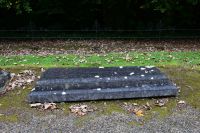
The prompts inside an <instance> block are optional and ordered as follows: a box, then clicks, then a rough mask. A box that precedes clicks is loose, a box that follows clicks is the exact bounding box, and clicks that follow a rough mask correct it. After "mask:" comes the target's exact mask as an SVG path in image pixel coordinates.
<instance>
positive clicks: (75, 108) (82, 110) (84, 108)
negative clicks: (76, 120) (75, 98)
mask: <svg viewBox="0 0 200 133" xmlns="http://www.w3.org/2000/svg"><path fill="white" fill-rule="evenodd" d="M69 109H70V111H71V112H72V113H74V114H76V115H77V116H84V115H86V114H87V113H88V112H93V111H95V110H96V109H97V108H96V107H90V106H88V105H86V104H82V105H81V104H75V105H72V106H70V107H69Z"/></svg>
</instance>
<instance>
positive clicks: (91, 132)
mask: <svg viewBox="0 0 200 133" xmlns="http://www.w3.org/2000/svg"><path fill="white" fill-rule="evenodd" d="M24 115H29V117H30V118H29V120H28V121H25V122H22V121H21V122H17V123H5V122H4V123H3V122H0V130H1V133H7V132H10V133H19V132H23V133H29V132H33V133H38V132H47V133H49V132H51V133H57V132H65V133H70V132H72V133H85V132H86V133H129V132H130V133H131V132H137V133H147V132H148V133H149V132H150V133H163V132H164V133H199V132H200V111H199V110H195V109H194V108H191V107H187V108H185V109H184V110H182V111H175V112H174V113H173V114H171V115H170V116H168V117H166V118H162V119H161V118H160V119H158V118H156V117H155V118H153V119H151V120H149V121H145V122H144V123H143V124H142V125H140V124H139V123H141V121H142V120H141V118H139V117H136V116H135V115H133V114H122V113H112V114H111V115H101V116H97V115H96V114H95V113H94V112H93V113H91V114H88V115H87V116H84V117H82V118H80V117H77V116H75V115H73V114H70V115H68V116H64V115H63V116H62V115H60V114H59V116H58V115H55V114H53V113H52V114H51V113H50V114H48V115H45V116H34V115H32V114H31V113H29V112H25V113H24ZM60 116H61V117H60ZM80 119H82V120H80ZM131 123H132V124H131ZM134 123H136V124H134Z"/></svg>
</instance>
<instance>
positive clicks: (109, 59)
mask: <svg viewBox="0 0 200 133" xmlns="http://www.w3.org/2000/svg"><path fill="white" fill-rule="evenodd" d="M147 65H153V66H162V65H175V66H198V65H200V52H163V51H160V52H140V53H139V52H129V53H108V54H92V55H73V54H69V55H47V56H37V55H24V56H0V66H1V68H11V67H22V66H23V67H47V68H48V67H95V66H105V67H108V66H147Z"/></svg>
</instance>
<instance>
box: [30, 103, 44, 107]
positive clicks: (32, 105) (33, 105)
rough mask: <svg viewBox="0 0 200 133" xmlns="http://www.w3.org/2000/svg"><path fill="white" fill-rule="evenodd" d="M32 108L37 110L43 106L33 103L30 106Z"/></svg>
mask: <svg viewBox="0 0 200 133" xmlns="http://www.w3.org/2000/svg"><path fill="white" fill-rule="evenodd" d="M30 106H31V108H35V107H39V106H42V104H41V103H33V104H30Z"/></svg>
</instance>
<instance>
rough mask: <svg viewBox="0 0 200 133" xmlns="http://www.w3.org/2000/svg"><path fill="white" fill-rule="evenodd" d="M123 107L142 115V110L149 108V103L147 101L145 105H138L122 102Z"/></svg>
mask: <svg viewBox="0 0 200 133" xmlns="http://www.w3.org/2000/svg"><path fill="white" fill-rule="evenodd" d="M123 106H124V108H125V109H126V110H128V112H130V113H134V114H135V115H137V116H144V112H145V111H147V110H150V109H151V105H150V104H149V103H148V102H147V103H146V104H145V105H138V104H137V103H133V104H127V103H124V105H123Z"/></svg>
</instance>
